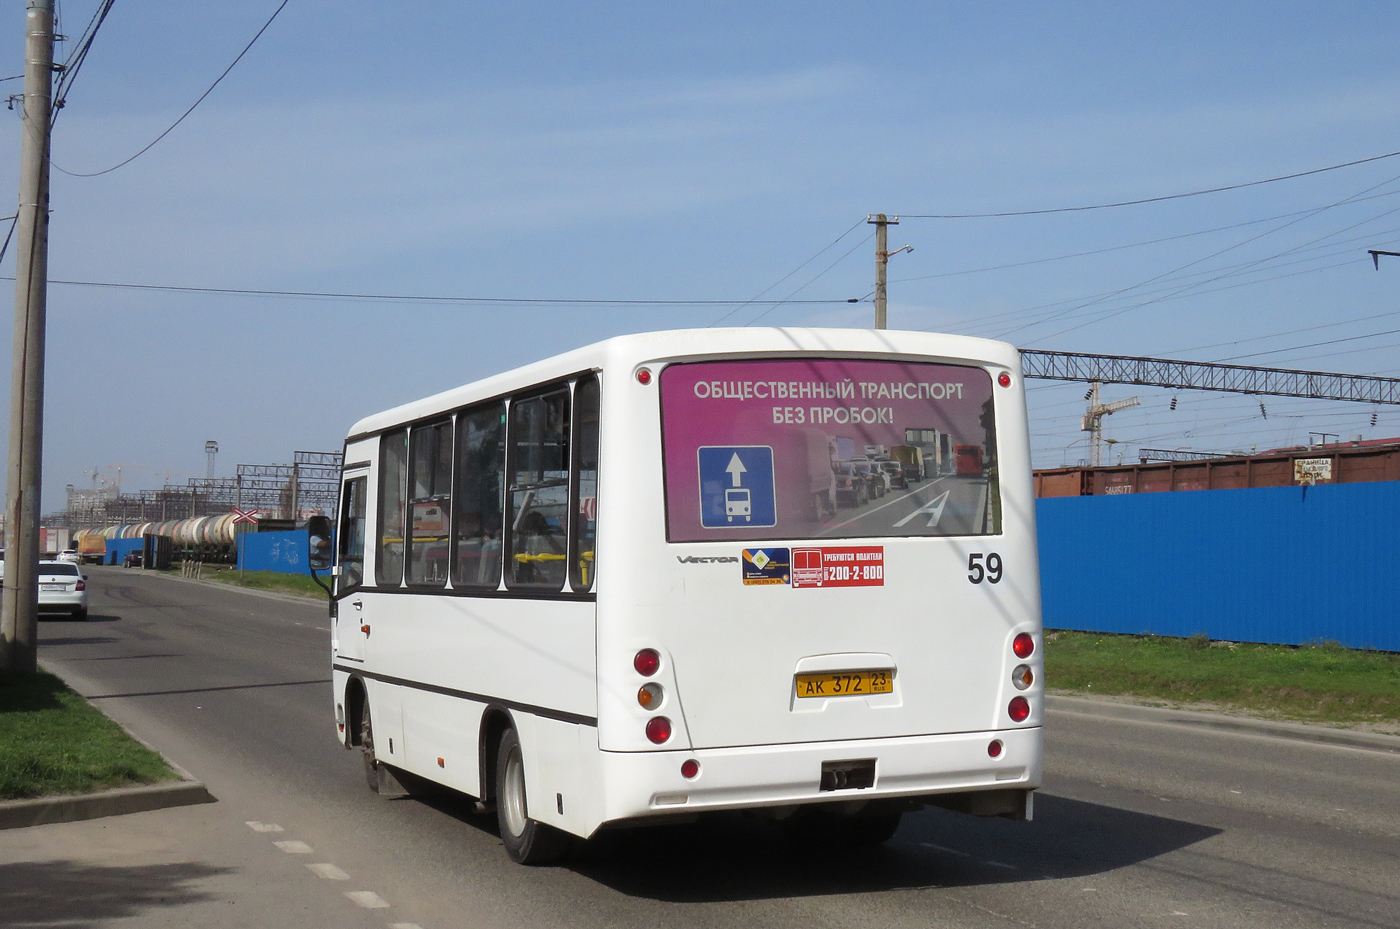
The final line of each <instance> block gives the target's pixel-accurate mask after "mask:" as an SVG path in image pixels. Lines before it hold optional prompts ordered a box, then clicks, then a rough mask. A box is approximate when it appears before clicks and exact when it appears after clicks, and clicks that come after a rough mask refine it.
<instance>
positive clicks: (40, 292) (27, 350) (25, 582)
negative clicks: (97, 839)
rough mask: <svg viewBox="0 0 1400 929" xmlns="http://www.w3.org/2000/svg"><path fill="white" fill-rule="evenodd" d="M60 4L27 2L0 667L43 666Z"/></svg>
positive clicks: (25, 669)
mask: <svg viewBox="0 0 1400 929" xmlns="http://www.w3.org/2000/svg"><path fill="white" fill-rule="evenodd" d="M53 6H54V0H28V3H27V12H26V15H25V43H24V97H23V101H22V104H21V106H20V110H21V112H20V117H21V126H22V127H23V128H22V131H21V133H20V168H19V176H20V185H19V218H18V220H17V221H16V225H15V240H14V241H15V336H14V362H13V369H12V372H11V375H10V460H9V471H8V479H9V482H8V485H7V494H8V495H7V497H6V500H5V533H6V536H7V538H6V545H5V586H4V595H3V598H0V609H3V616H0V667H3V668H4V669H5V670H6V671H8V672H9V673H11V674H33V673H34V672H35V670H36V669H37V667H38V647H37V639H38V629H39V585H38V580H39V506H40V495H39V478H40V467H41V466H42V464H43V439H44V436H43V425H44V328H45V325H46V323H45V309H46V304H47V297H48V280H49V114H50V110H51V108H52V106H53V99H52V96H53Z"/></svg>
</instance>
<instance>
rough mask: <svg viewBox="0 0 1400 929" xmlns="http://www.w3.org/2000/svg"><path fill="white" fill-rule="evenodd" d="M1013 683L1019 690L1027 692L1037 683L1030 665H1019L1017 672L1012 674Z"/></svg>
mask: <svg viewBox="0 0 1400 929" xmlns="http://www.w3.org/2000/svg"><path fill="white" fill-rule="evenodd" d="M1011 683H1012V684H1014V685H1015V686H1016V689H1017V690H1025V689H1026V688H1027V687H1029V686H1031V685H1032V684H1034V683H1035V672H1034V671H1032V670H1031V666H1030V665H1028V664H1018V665H1017V666H1016V670H1015V671H1012V672H1011Z"/></svg>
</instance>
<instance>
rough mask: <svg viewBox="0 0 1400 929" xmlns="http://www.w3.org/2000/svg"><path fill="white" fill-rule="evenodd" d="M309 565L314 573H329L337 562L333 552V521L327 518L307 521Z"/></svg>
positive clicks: (314, 517)
mask: <svg viewBox="0 0 1400 929" xmlns="http://www.w3.org/2000/svg"><path fill="white" fill-rule="evenodd" d="M306 534H307V546H308V548H309V552H308V554H307V564H308V565H309V566H310V567H311V570H312V571H329V570H330V569H331V565H332V564H333V563H334V561H335V553H334V552H332V551H331V521H330V519H329V518H327V517H325V516H313V517H311V518H310V519H308V520H307V521H306Z"/></svg>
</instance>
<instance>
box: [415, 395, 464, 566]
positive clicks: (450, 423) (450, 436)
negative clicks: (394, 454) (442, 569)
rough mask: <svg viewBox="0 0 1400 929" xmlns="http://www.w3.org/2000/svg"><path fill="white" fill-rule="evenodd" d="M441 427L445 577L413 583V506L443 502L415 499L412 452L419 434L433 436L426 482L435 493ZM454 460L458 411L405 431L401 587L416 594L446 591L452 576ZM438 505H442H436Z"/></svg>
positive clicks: (434, 497)
mask: <svg viewBox="0 0 1400 929" xmlns="http://www.w3.org/2000/svg"><path fill="white" fill-rule="evenodd" d="M444 426H446V427H447V444H448V452H449V460H448V471H447V494H446V496H445V499H446V504H445V506H444V509H445V510H446V511H447V512H446V522H447V538H446V540H445V541H446V542H447V551H448V556H447V557H448V560H447V573H446V574H444V575H443V577H442V580H440V581H415V580H413V566H414V562H415V559H414V555H413V552H414V548H415V546H416V545H417V544H418V540H417V539H416V538H414V516H413V508H414V505H415V504H421V503H426V502H436V501H441V500H443V499H444V495H443V494H429V495H428V496H426V497H422V498H417V497H414V493H415V492H416V488H415V483H416V481H417V474H416V473H415V469H416V468H417V466H418V453H417V452H415V450H414V445H415V442H414V439H415V438H417V436H418V434H419V432H420V431H425V432H427V433H428V434H429V435H430V436H433V438H432V439H430V440H429V441H428V442H427V443H426V444H428V445H429V446H430V449H429V456H428V458H429V462H428V481H429V483H430V484H432V485H434V489H437V488H436V484H437V476H438V475H437V465H438V459H439V456H440V454H441V447H440V445H438V444H436V443H437V442H438V440H440V438H441V432H440V430H441V429H442V427H444ZM456 458H457V411H455V410H454V411H452V412H450V413H447V414H446V415H443V416H435V417H431V418H429V419H426V420H423V421H421V422H417V423H415V424H413V425H412V426H411V427H409V430H408V454H407V456H405V464H404V471H405V474H406V480H405V488H404V561H403V586H405V587H414V588H417V589H419V590H442V589H444V588H446V587H447V583H448V580H449V578H450V577H451V574H452V562H451V557H452V555H451V552H452V530H453V527H454V526H455V522H454V520H455V518H456V513H457V507H456V497H455V496H454V493H453V491H454V490H455V489H456V486H455V485H456V474H455V471H456V467H457V460H456ZM439 505H442V504H441V503H439Z"/></svg>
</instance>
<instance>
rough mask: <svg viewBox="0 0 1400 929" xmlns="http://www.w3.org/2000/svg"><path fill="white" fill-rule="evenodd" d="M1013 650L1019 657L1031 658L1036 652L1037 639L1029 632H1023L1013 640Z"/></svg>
mask: <svg viewBox="0 0 1400 929" xmlns="http://www.w3.org/2000/svg"><path fill="white" fill-rule="evenodd" d="M1011 650H1012V651H1013V652H1015V653H1016V657H1017V658H1029V657H1031V655H1033V654H1035V639H1033V638H1031V634H1030V633H1029V632H1022V633H1020V634H1018V635H1017V636H1016V638H1014V639H1012V640H1011Z"/></svg>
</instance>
